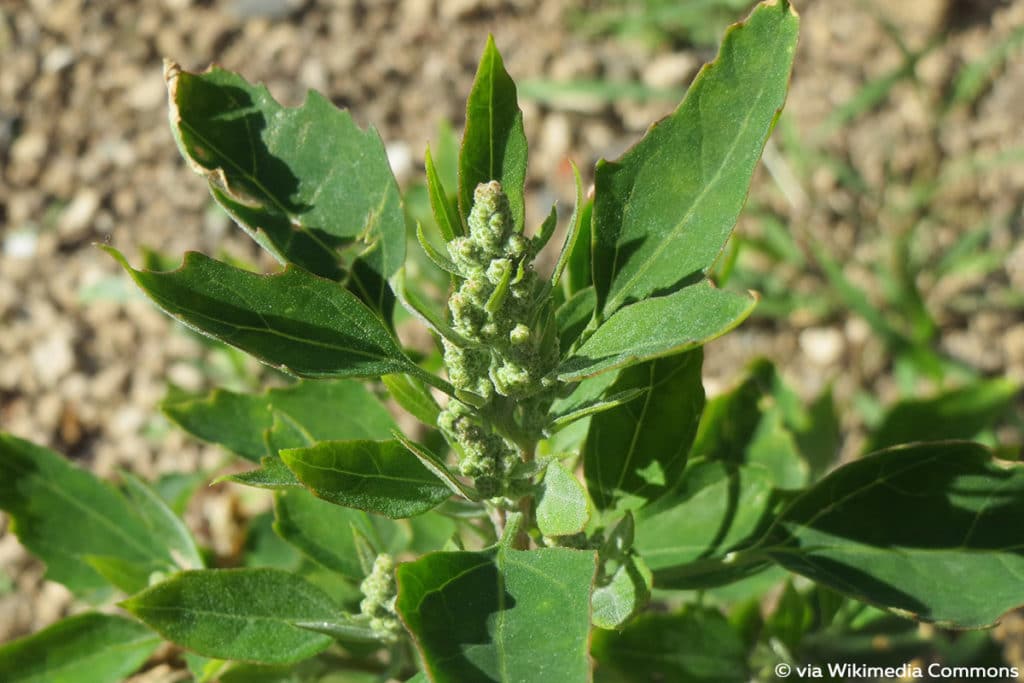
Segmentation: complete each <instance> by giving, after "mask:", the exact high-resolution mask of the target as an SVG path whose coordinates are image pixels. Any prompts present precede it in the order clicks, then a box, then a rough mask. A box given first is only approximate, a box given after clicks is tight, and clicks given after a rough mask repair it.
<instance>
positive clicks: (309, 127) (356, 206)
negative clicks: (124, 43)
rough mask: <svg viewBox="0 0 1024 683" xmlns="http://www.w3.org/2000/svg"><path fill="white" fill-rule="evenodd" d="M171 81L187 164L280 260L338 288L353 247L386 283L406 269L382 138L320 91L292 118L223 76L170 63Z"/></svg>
mask: <svg viewBox="0 0 1024 683" xmlns="http://www.w3.org/2000/svg"><path fill="white" fill-rule="evenodd" d="M165 77H166V79H167V88H168V92H169V96H170V109H171V111H170V118H171V130H172V132H173V133H174V137H175V140H176V141H177V143H178V148H179V149H180V151H181V153H182V155H183V156H184V157H185V159H186V160H188V162H189V164H190V165H191V166H192V168H193V169H194V170H195V171H196V172H198V173H200V174H202V175H204V176H206V178H207V180H208V181H209V183H210V189H211V190H212V191H213V194H214V197H215V198H216V199H217V200H218V201H219V202H220V203H221V204H222V205H223V206H224V208H225V209H227V210H228V212H229V213H231V214H232V215H233V217H234V218H235V219H236V220H237V221H238V222H239V223H240V224H241V226H242V227H243V228H244V229H245V230H246V231H247V232H248V233H249V234H250V235H251V236H252V237H253V238H254V239H255V240H256V241H257V242H259V243H260V245H261V246H263V247H264V248H266V249H267V250H268V251H270V253H271V254H273V255H274V256H275V257H276V258H277V259H279V260H280V261H281V262H283V263H295V264H297V265H300V266H302V267H303V268H306V269H309V270H311V271H312V272H314V273H317V274H319V275H323V276H325V277H332V278H333V277H336V272H332V270H331V268H330V265H331V262H332V260H333V265H334V266H335V267H336V266H337V262H338V255H337V252H336V249H337V248H338V247H339V246H342V245H345V244H348V243H352V242H355V243H356V245H357V247H358V249H359V250H360V252H361V253H362V254H363V258H364V259H366V260H367V261H368V262H369V263H370V265H371V266H372V268H373V270H374V271H375V272H376V273H378V274H379V275H380V276H382V277H384V278H386V277H388V276H390V275H391V274H392V273H394V272H395V271H396V270H398V268H399V267H401V265H402V262H403V261H404V259H405V216H404V214H403V212H402V206H401V196H400V194H399V190H398V184H397V183H396V182H395V178H394V175H392V173H391V168H390V166H389V165H388V159H387V154H386V152H385V150H384V144H383V143H382V142H381V140H380V136H378V135H377V131H375V130H374V129H372V128H370V129H369V130H366V131H363V130H360V129H359V127H358V126H357V125H356V124H355V122H353V120H352V117H351V116H350V115H349V114H348V112H345V111H342V110H339V109H337V108H336V107H335V106H334V105H333V104H331V102H330V101H329V100H328V99H327V98H325V97H324V96H322V95H320V94H318V93H316V92H313V91H310V92H309V95H308V96H307V98H306V101H305V102H304V103H303V104H302V106H300V107H296V108H290V107H282V106H281V105H280V104H278V103H277V102H276V101H275V100H274V99H273V97H271V95H270V92H269V91H268V90H267V89H266V87H265V86H262V85H257V86H254V85H252V84H250V83H248V82H246V81H245V79H243V78H242V77H241V76H238V75H237V74H234V73H231V72H229V71H224V70H222V69H218V68H212V69H210V70H209V71H207V72H205V73H201V74H193V73H188V72H187V71H182V70H181V68H180V67H178V66H177V65H176V64H173V63H167V64H166V65H165ZM332 256H333V259H332V258H331V257H332Z"/></svg>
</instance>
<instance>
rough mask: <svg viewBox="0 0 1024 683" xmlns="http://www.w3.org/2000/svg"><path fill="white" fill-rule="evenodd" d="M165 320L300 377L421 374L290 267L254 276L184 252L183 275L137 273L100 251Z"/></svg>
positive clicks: (387, 337)
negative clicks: (118, 266)
mask: <svg viewBox="0 0 1024 683" xmlns="http://www.w3.org/2000/svg"><path fill="white" fill-rule="evenodd" d="M106 250H107V252H108V253H110V254H111V255H112V256H114V258H116V259H117V260H118V261H120V262H121V265H123V266H124V268H125V270H127V271H128V274H129V275H131V276H132V279H134V280H135V282H136V283H137V284H138V285H139V287H141V288H142V290H143V291H144V292H145V293H146V294H147V295H148V296H149V297H150V298H151V299H153V301H154V302H155V303H156V304H157V305H158V306H160V308H162V309H163V310H164V311H165V312H166V313H167V314H169V315H170V316H172V317H174V318H176V319H178V320H179V321H180V322H182V323H184V324H185V325H187V326H188V327H191V328H192V329H194V330H196V331H198V332H201V333H203V334H205V335H208V336H210V337H213V338H215V339H220V340H221V341H223V342H225V343H227V344H230V345H232V346H235V347H237V348H239V349H241V350H242V351H245V352H246V353H249V354H251V355H253V356H255V357H256V358H258V359H259V360H261V361H263V362H264V363H267V364H268V365H271V366H274V367H276V368H278V369H280V370H284V371H285V372H289V373H291V374H294V375H298V376H302V377H316V378H327V377H379V376H380V375H383V374H387V373H389V372H409V373H412V374H416V375H422V374H425V373H423V371H422V370H420V369H419V368H418V367H417V366H416V365H415V364H414V363H413V362H412V361H411V360H409V359H408V358H406V356H405V354H403V353H402V349H401V348H400V347H399V346H398V343H397V342H396V341H395V339H394V337H392V336H391V333H390V332H389V331H388V329H387V327H385V326H384V323H383V322H382V321H381V319H380V318H378V317H377V316H376V315H375V314H374V313H373V312H371V311H370V309H368V308H367V307H366V305H365V304H363V303H362V302H361V301H360V300H359V299H357V298H356V297H355V296H354V295H353V294H352V293H351V292H349V291H348V290H346V289H345V288H344V287H342V286H341V285H339V284H338V283H336V282H331V281H330V280H325V279H323V278H320V277H317V276H315V275H311V274H310V273H308V272H306V271H305V270H302V269H299V268H296V267H294V266H289V267H287V268H285V270H284V271H282V272H280V273H277V274H274V275H257V274H255V273H250V272H248V271H244V270H239V269H237V268H233V267H231V266H229V265H227V264H224V263H221V262H220V261H216V260H214V259H211V258H208V257H206V256H204V255H202V254H199V253H196V252H189V253H188V254H186V255H185V260H184V262H183V263H182V266H181V268H179V269H178V270H174V271H171V272H166V273H160V272H153V271H148V270H146V271H139V270H135V269H134V268H132V267H131V266H129V265H128V262H127V261H126V260H125V258H124V257H123V256H122V255H121V254H120V253H118V252H117V251H116V250H115V249H110V248H107V249H106Z"/></svg>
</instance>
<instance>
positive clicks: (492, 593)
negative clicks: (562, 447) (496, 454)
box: [395, 546, 596, 683]
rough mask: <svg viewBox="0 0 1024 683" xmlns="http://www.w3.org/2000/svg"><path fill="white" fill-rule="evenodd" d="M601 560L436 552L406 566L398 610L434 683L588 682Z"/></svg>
mask: <svg viewBox="0 0 1024 683" xmlns="http://www.w3.org/2000/svg"><path fill="white" fill-rule="evenodd" d="M595 556H596V554H595V553H594V552H592V551H580V550H569V549H565V548H544V549H540V550H531V551H521V550H511V549H509V548H507V547H504V546H502V547H499V548H498V549H497V550H496V551H493V552H480V553H471V552H439V553H431V554H429V555H425V556H423V557H421V558H420V559H418V560H416V561H415V562H408V563H406V564H402V565H399V567H398V570H397V572H396V577H397V580H398V600H397V602H396V604H395V607H396V609H397V610H398V613H399V615H400V616H401V617H402V620H403V621H404V622H405V624H406V627H407V628H408V629H409V631H410V632H411V633H412V635H413V638H414V640H415V642H416V647H417V649H418V650H419V651H420V656H421V657H422V659H423V663H424V665H425V668H426V670H427V672H428V675H429V676H430V679H431V680H432V681H434V683H465V682H466V681H501V682H502V683H513V682H514V681H533V680H537V675H538V672H541V671H542V672H544V678H545V679H546V680H552V681H559V682H562V681H564V682H566V683H583V682H584V681H588V680H590V664H589V661H588V657H587V638H588V633H589V631H590V585H591V582H592V581H593V576H594V563H595Z"/></svg>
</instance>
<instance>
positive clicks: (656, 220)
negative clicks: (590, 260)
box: [593, 0, 799, 316]
mask: <svg viewBox="0 0 1024 683" xmlns="http://www.w3.org/2000/svg"><path fill="white" fill-rule="evenodd" d="M798 25H799V19H798V18H797V15H796V12H795V11H793V9H792V6H791V5H790V4H789V3H788V2H779V1H778V0H775V1H772V2H763V3H761V4H760V5H758V6H757V7H756V8H755V9H754V11H753V12H752V13H751V15H750V16H749V17H748V18H747V20H746V21H745V22H744V23H741V24H737V25H735V26H733V27H732V28H731V29H729V31H728V32H726V34H725V37H724V39H723V41H722V47H721V50H720V51H719V55H718V58H717V59H716V60H715V61H714V62H712V63H710V64H708V65H707V66H705V67H704V68H703V69H702V70H701V72H700V73H699V74H698V75H697V78H696V79H694V81H693V84H692V85H691V86H690V89H689V91H688V92H687V94H686V98H685V99H684V100H683V101H682V103H681V104H680V105H679V108H678V109H676V111H675V112H674V113H673V114H672V115H671V116H669V117H668V118H666V119H664V120H662V121H661V122H659V123H658V124H657V125H655V126H654V127H653V128H651V129H650V130H649V131H648V132H647V135H646V136H645V137H644V138H643V140H641V141H640V142H639V143H638V144H637V145H636V146H635V147H633V148H632V149H631V150H629V151H628V152H627V153H626V154H625V155H624V156H623V157H622V158H620V159H619V160H618V161H615V162H606V161H601V162H599V163H598V165H597V170H596V172H595V185H596V191H595V200H594V226H593V228H594V236H595V241H594V248H595V255H594V283H595V285H596V286H597V293H598V299H599V301H600V303H601V306H602V310H603V313H604V315H605V316H608V315H611V314H612V313H613V312H614V311H616V310H617V309H618V308H620V307H621V306H623V305H626V304H628V303H630V302H633V301H638V300H642V299H644V298H646V297H649V296H651V295H652V294H654V293H656V292H663V291H665V290H669V289H673V288H675V287H677V286H678V285H679V284H680V283H682V282H686V281H690V280H691V279H692V278H694V277H700V276H701V275H702V274H703V273H704V272H705V271H706V270H707V269H708V268H709V267H710V266H711V264H712V263H713V262H714V260H715V258H716V257H717V255H718V253H719V252H720V251H721V249H722V247H723V245H724V244H725V242H726V240H727V239H728V237H729V233H730V232H731V230H732V228H733V225H734V224H735V223H736V219H737V217H738V216H739V212H740V209H741V208H742V206H743V202H744V200H745V199H746V196H747V188H748V186H749V185H750V179H751V175H752V173H753V171H754V166H755V165H756V164H757V160H758V158H759V157H760V156H761V150H762V149H763V147H764V144H765V142H766V141H767V139H768V135H769V133H770V132H771V130H772V126H773V125H774V123H775V119H776V116H777V115H778V113H779V111H780V110H781V109H782V105H783V102H784V101H785V98H786V88H787V85H788V82H789V72H790V67H791V66H792V63H793V55H794V52H795V50H796V39H797V29H798Z"/></svg>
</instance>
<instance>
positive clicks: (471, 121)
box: [459, 36, 526, 233]
mask: <svg viewBox="0 0 1024 683" xmlns="http://www.w3.org/2000/svg"><path fill="white" fill-rule="evenodd" d="M491 180H497V181H498V182H500V183H501V189H502V191H504V193H505V196H507V197H508V203H509V209H510V210H511V212H512V220H513V224H514V225H515V230H516V231H517V232H519V233H522V231H523V223H524V217H525V209H524V207H525V202H524V199H523V190H524V185H525V182H526V134H525V133H524V132H523V113H522V112H521V111H519V104H518V103H517V101H516V84H515V83H514V82H513V81H512V78H511V77H510V76H509V75H508V73H507V72H506V71H505V65H504V63H503V62H502V60H501V55H500V54H499V53H498V48H497V47H495V45H494V37H493V36H488V37H487V46H486V47H485V48H484V53H483V55H482V56H481V57H480V66H479V67H478V69H477V72H476V79H475V80H474V81H473V89H472V90H471V91H470V93H469V99H468V100H467V101H466V131H465V133H463V136H462V150H461V151H460V153H459V207H460V209H461V211H462V217H463V218H468V217H469V210H470V209H471V208H472V206H473V192H474V190H476V186H477V185H479V184H480V183H486V182H490V181H491Z"/></svg>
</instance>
